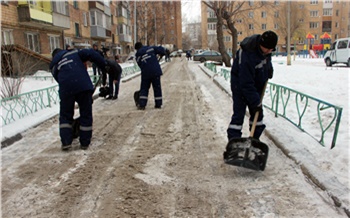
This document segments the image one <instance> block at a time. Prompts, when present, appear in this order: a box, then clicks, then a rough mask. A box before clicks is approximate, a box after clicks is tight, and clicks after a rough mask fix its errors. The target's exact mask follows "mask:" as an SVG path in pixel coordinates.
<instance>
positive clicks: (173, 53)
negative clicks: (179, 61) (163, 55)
mask: <svg viewBox="0 0 350 218" xmlns="http://www.w3.org/2000/svg"><path fill="white" fill-rule="evenodd" d="M181 53H182V52H180V51H173V52H171V53H170V55H169V56H170V57H181Z"/></svg>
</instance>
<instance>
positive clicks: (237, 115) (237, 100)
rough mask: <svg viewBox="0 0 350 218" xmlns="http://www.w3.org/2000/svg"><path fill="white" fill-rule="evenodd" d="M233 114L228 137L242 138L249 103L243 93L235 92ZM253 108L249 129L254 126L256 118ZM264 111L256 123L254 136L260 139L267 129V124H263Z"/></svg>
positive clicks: (250, 111)
mask: <svg viewBox="0 0 350 218" xmlns="http://www.w3.org/2000/svg"><path fill="white" fill-rule="evenodd" d="M232 98H233V115H232V118H231V122H230V125H229V127H228V129H227V138H228V140H230V139H231V138H241V137H242V127H243V122H244V116H245V112H246V108H247V103H246V101H245V99H244V98H243V96H242V95H239V94H233V97H232ZM251 109H252V108H249V113H250V119H249V130H250V129H251V127H252V123H253V120H254V115H255V114H252V110H251ZM263 117H264V115H263V112H261V113H259V117H258V121H257V124H256V128H255V132H254V135H253V137H254V138H256V139H259V138H260V136H261V134H262V132H263V131H264V129H265V127H266V126H265V124H263Z"/></svg>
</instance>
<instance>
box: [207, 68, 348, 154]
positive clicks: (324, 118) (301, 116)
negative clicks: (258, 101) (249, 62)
mask: <svg viewBox="0 0 350 218" xmlns="http://www.w3.org/2000/svg"><path fill="white" fill-rule="evenodd" d="M213 65H214V64H212V63H205V64H204V66H205V67H207V68H208V69H209V70H211V71H213V72H215V73H216V67H214V66H213ZM214 70H215V71H214ZM217 74H218V75H219V76H223V77H224V78H225V80H226V81H227V80H228V81H229V80H230V76H231V74H230V70H228V69H224V68H221V70H220V72H219V73H217ZM264 106H265V107H266V108H268V109H270V110H271V111H273V112H274V113H275V116H276V117H277V116H281V117H283V118H285V119H287V120H288V121H290V122H291V123H292V124H294V125H295V126H297V127H298V128H299V129H300V130H302V131H304V132H306V133H307V134H309V135H310V136H311V137H313V138H314V139H316V140H317V141H318V142H319V143H320V144H321V145H323V146H325V145H326V144H330V145H331V148H334V146H335V144H336V140H337V136H338V131H339V126H340V121H341V116H342V111H343V109H342V108H341V107H338V106H335V105H333V104H330V103H328V102H325V101H323V100H320V99H317V98H315V97H312V96H309V95H306V94H304V93H301V92H298V91H296V90H293V89H290V88H287V87H285V86H281V85H277V84H274V83H270V82H269V83H268V87H267V89H266V93H265V97H264Z"/></svg>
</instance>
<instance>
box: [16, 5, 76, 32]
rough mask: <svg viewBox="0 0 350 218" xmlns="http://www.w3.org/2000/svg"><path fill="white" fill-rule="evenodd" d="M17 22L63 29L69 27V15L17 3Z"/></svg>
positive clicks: (58, 29)
mask: <svg viewBox="0 0 350 218" xmlns="http://www.w3.org/2000/svg"><path fill="white" fill-rule="evenodd" d="M17 12H18V18H19V23H20V24H22V25H25V26H30V27H36V28H43V29H50V30H57V31H60V30H65V29H69V28H70V20H69V16H67V15H63V14H60V13H56V12H52V11H51V10H49V9H47V7H46V9H45V8H40V7H34V6H33V5H30V4H28V5H19V6H18V8H17Z"/></svg>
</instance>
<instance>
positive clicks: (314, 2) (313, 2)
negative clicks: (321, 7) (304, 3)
mask: <svg viewBox="0 0 350 218" xmlns="http://www.w3.org/2000/svg"><path fill="white" fill-rule="evenodd" d="M310 4H312V5H317V4H318V0H311V2H310Z"/></svg>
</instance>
